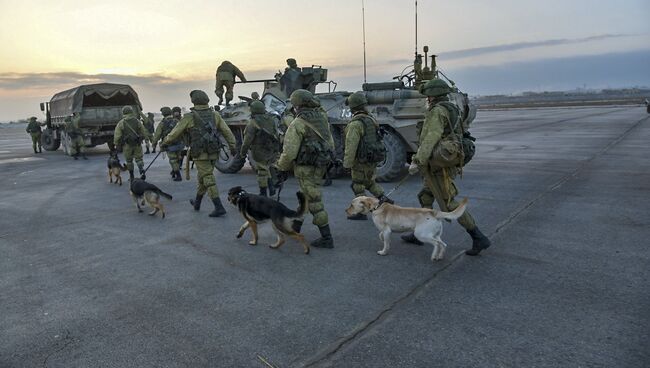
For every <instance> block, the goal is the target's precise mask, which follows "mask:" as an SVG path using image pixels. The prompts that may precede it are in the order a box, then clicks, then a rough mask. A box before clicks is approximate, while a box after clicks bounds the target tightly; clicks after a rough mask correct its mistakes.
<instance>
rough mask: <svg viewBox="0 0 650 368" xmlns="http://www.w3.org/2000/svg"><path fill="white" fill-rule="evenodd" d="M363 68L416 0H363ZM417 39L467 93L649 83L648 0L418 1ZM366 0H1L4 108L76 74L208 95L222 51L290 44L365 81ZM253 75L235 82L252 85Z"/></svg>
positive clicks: (238, 53) (395, 68) (6, 112)
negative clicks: (204, 91) (201, 91)
mask: <svg viewBox="0 0 650 368" xmlns="http://www.w3.org/2000/svg"><path fill="white" fill-rule="evenodd" d="M365 8H366V9H365V10H366V46H367V59H368V81H370V82H380V81H386V80H389V79H390V78H392V77H393V76H395V75H397V74H399V72H400V71H401V70H402V69H404V68H405V67H406V66H407V65H408V64H409V63H411V62H412V60H413V53H414V47H415V45H414V28H415V25H414V1H388V0H366V1H365ZM418 9H419V13H418V22H419V26H418V31H419V32H418V39H419V47H420V50H421V47H422V46H423V45H428V46H429V48H430V49H431V50H432V51H433V52H435V53H436V54H438V55H439V58H438V64H439V66H441V67H442V69H443V70H444V71H445V72H446V73H447V74H448V75H449V76H450V77H451V78H452V79H454V80H455V81H456V82H457V84H458V85H459V86H460V87H461V88H462V89H464V90H465V91H466V92H468V93H469V94H470V95H481V94H494V93H517V92H522V91H528V90H534V91H537V90H554V89H572V88H576V87H584V86H586V87H587V88H606V87H628V86H650V22H649V21H648V14H650V1H647V0H617V1H613V0H603V1H586V0H573V1H571V0H569V1H566V0H565V1H559V0H545V1H529V0H518V1H515V0H493V1H489V2H488V1H479V0H456V1H453V2H451V1H444V2H443V1H433V0H419V1H418ZM361 19H362V18H361V0H359V1H354V0H345V1H344V0H330V1H313V0H303V1H297V0H265V1H262V0H249V1H230V0H218V1H214V0H213V1H207V0H206V1H198V0H184V1H176V0H171V1H137V0H131V1H121V0H114V1H110V2H108V1H94V0H85V1H76V0H59V1H30V0H23V1H8V0H0V45H2V50H3V51H2V57H0V121H2V120H9V119H18V118H24V117H27V116H30V115H36V116H40V111H39V110H38V103H39V102H41V101H47V100H49V98H50V97H51V96H52V95H53V94H54V93H56V92H58V91H60V90H63V89H67V88H71V87H74V86H76V85H79V84H87V83H99V82H104V81H106V82H116V83H128V84H131V85H132V86H133V87H134V88H135V89H136V90H137V91H138V93H139V95H140V99H141V101H142V103H143V106H144V109H145V110H147V111H158V109H159V108H160V106H163V105H172V106H173V105H181V106H187V105H189V96H188V94H189V91H190V90H192V89H204V90H206V91H208V92H210V95H211V98H212V99H213V100H215V101H216V97H215V96H214V94H213V92H212V91H213V90H214V72H215V69H216V67H217V66H218V65H219V63H220V62H221V61H222V60H230V61H232V62H233V63H234V64H236V65H238V66H239V67H240V69H241V70H242V71H243V72H244V73H245V74H246V76H247V77H248V78H249V79H258V78H270V77H272V76H273V74H274V73H275V72H276V71H277V70H280V69H283V68H284V67H285V60H286V59H287V58H288V57H294V58H296V59H297V60H298V62H299V65H301V66H310V65H312V64H315V65H322V66H323V67H326V68H329V78H330V79H332V80H335V81H337V82H338V83H339V85H338V89H340V90H349V91H354V90H358V89H360V85H361V83H362V82H363V49H362V32H361V31H362V26H361ZM260 89H261V85H246V86H243V85H237V87H236V90H235V94H236V95H249V94H250V92H251V91H253V90H258V91H259V90H260Z"/></svg>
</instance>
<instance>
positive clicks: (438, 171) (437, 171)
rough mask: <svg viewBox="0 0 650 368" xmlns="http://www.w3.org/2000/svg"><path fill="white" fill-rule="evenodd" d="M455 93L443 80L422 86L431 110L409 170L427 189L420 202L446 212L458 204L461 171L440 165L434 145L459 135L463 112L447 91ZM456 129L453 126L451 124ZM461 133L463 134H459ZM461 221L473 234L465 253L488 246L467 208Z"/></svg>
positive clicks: (411, 238) (409, 238)
mask: <svg viewBox="0 0 650 368" xmlns="http://www.w3.org/2000/svg"><path fill="white" fill-rule="evenodd" d="M450 92H452V90H451V88H450V87H449V85H447V83H446V82H445V81H443V80H441V79H432V80H430V81H428V82H426V83H425V84H423V85H422V86H421V88H420V93H422V94H423V95H425V96H427V97H428V101H429V110H428V111H427V113H426V115H425V120H424V124H423V125H422V129H421V131H420V132H419V139H418V140H419V148H418V151H417V153H416V154H415V155H413V158H412V162H411V166H410V167H409V173H410V174H411V175H414V174H416V173H417V172H418V171H420V172H421V173H422V177H423V178H424V188H422V190H421V191H420V193H419V194H418V200H419V201H420V205H421V206H422V207H425V208H431V207H432V205H433V202H434V200H435V201H436V202H437V203H438V206H439V207H440V209H441V210H443V211H453V210H454V209H456V208H457V207H458V205H459V203H458V202H457V201H456V199H455V198H454V197H455V196H456V195H457V194H458V189H457V188H456V184H454V181H453V179H454V177H455V176H456V175H457V173H458V172H459V170H460V168H459V167H441V166H440V165H439V164H436V160H434V159H433V156H434V155H433V154H434V148H435V146H436V145H437V144H438V143H439V142H440V141H441V139H443V138H446V137H448V136H450V135H452V134H456V135H457V136H458V134H459V133H458V132H457V130H458V126H459V125H460V121H459V120H460V111H459V110H458V108H457V107H456V105H454V104H453V103H450V102H449V98H448V96H447V95H448V94H449V93H450ZM454 126H455V127H456V128H452V127H454ZM460 136H462V134H460ZM458 223H459V224H460V225H461V226H462V227H464V228H465V230H466V231H467V233H469V235H470V236H471V237H472V249H470V250H467V251H466V252H465V254H467V255H470V256H475V255H478V254H479V253H480V252H481V251H482V250H483V249H486V248H488V247H489V246H490V245H491V243H490V240H489V239H488V238H487V237H486V236H485V235H483V233H481V231H480V230H479V228H478V226H476V223H475V221H474V218H473V217H472V215H471V214H470V213H469V211H467V210H465V213H463V215H462V216H461V217H460V218H458ZM402 239H404V240H405V241H407V242H411V243H416V244H417V243H419V241H418V240H417V238H415V236H414V235H413V234H407V235H404V236H402Z"/></svg>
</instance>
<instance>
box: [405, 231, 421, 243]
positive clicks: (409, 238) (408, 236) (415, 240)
mask: <svg viewBox="0 0 650 368" xmlns="http://www.w3.org/2000/svg"><path fill="white" fill-rule="evenodd" d="M402 240H404V241H405V242H407V243H411V244H415V245H424V243H422V242H421V241H420V240H419V239H418V238H416V237H415V234H413V233H408V234H404V235H402Z"/></svg>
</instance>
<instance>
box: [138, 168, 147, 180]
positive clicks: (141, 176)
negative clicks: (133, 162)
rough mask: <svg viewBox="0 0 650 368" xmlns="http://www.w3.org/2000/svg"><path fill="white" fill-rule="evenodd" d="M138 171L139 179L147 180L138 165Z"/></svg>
mask: <svg viewBox="0 0 650 368" xmlns="http://www.w3.org/2000/svg"><path fill="white" fill-rule="evenodd" d="M138 173H139V174H140V179H142V180H147V176H146V175H145V174H144V169H143V168H142V167H139V166H138Z"/></svg>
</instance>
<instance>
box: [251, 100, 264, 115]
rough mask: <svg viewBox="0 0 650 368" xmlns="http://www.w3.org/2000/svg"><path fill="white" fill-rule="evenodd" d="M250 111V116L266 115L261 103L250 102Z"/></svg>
mask: <svg viewBox="0 0 650 368" xmlns="http://www.w3.org/2000/svg"><path fill="white" fill-rule="evenodd" d="M250 109H251V114H253V115H256V114H264V113H266V106H264V104H263V103H262V101H253V102H251V104H250Z"/></svg>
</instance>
